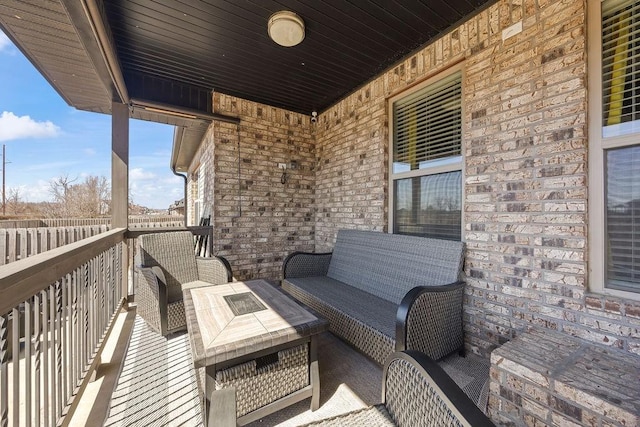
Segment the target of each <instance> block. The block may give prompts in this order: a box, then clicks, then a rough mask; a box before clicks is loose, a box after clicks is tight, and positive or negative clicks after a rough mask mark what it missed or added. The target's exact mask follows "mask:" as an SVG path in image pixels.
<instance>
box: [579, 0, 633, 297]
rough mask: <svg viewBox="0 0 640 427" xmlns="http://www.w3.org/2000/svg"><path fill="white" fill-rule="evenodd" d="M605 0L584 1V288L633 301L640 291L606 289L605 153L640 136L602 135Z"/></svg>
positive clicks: (630, 142)
mask: <svg viewBox="0 0 640 427" xmlns="http://www.w3.org/2000/svg"><path fill="white" fill-rule="evenodd" d="M603 2H604V0H600V1H594V2H591V1H590V2H587V74H588V83H587V88H588V98H587V102H588V108H587V117H588V120H587V123H588V135H589V144H588V147H589V148H588V162H589V168H588V170H589V181H588V185H589V189H588V194H589V201H588V207H589V212H588V223H587V224H585V226H586V225H588V231H587V238H588V244H589V250H588V253H589V257H588V261H587V262H588V264H587V267H588V274H587V281H588V282H587V289H588V290H589V291H591V292H594V293H598V294H604V295H611V296H614V297H621V298H627V299H633V300H640V292H638V293H636V292H629V291H622V290H618V289H611V288H608V287H606V286H605V285H606V281H607V261H606V249H605V248H606V218H605V208H606V194H605V171H606V154H605V153H606V151H607V150H609V149H612V148H624V147H628V146H631V145H637V141H638V139H637V138H638V136H640V133H635V134H633V133H630V134H626V135H620V136H612V137H607V138H605V137H604V136H603V125H602V120H603V113H602V104H603V99H602V65H603V64H602V3H603Z"/></svg>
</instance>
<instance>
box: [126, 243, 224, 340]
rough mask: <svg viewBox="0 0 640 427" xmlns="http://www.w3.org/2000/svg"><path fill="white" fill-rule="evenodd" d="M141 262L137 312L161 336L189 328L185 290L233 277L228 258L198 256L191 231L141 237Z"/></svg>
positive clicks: (214, 283) (219, 282)
mask: <svg viewBox="0 0 640 427" xmlns="http://www.w3.org/2000/svg"><path fill="white" fill-rule="evenodd" d="M140 264H141V265H139V266H137V267H136V272H137V273H138V280H137V284H136V302H137V304H138V314H139V315H140V317H142V318H143V319H144V320H145V321H146V322H147V323H148V324H149V326H151V327H152V328H153V329H154V330H155V331H157V332H158V333H160V334H161V335H167V334H170V333H172V332H176V331H179V330H184V329H186V326H187V323H186V319H185V315H184V304H183V302H182V291H183V290H184V289H191V288H197V287H201V286H211V285H220V284H223V283H228V282H230V281H231V280H232V274H231V267H230V265H229V263H228V262H227V260H226V259H224V258H222V257H212V258H201V257H196V256H195V252H194V240H193V235H192V234H191V232H189V231H178V232H166V233H157V234H144V235H142V236H140Z"/></svg>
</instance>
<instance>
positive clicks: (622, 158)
mask: <svg viewBox="0 0 640 427" xmlns="http://www.w3.org/2000/svg"><path fill="white" fill-rule="evenodd" d="M602 128H603V132H602V138H603V139H602V142H603V143H604V144H605V147H606V146H607V145H608V146H609V147H615V148H608V149H603V154H604V164H605V171H604V172H605V173H604V180H605V199H604V201H605V203H604V210H605V227H604V228H605V242H606V246H605V264H606V270H605V271H606V280H605V285H604V286H605V288H608V289H613V290H617V291H627V292H640V145H638V139H637V134H638V133H640V1H637V0H636V1H630V0H607V1H604V2H602Z"/></svg>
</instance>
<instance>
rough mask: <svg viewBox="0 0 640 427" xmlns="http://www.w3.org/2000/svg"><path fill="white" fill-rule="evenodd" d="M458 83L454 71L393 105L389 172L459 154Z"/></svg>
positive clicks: (425, 165)
mask: <svg viewBox="0 0 640 427" xmlns="http://www.w3.org/2000/svg"><path fill="white" fill-rule="evenodd" d="M461 102H462V84H461V76H460V73H455V74H453V75H451V76H449V77H447V78H445V79H443V80H441V81H439V82H437V83H434V84H432V85H430V86H427V87H425V88H424V89H422V90H419V91H417V92H416V93H413V94H411V95H409V96H407V97H406V98H403V99H401V100H399V101H396V102H395V103H394V105H393V132H394V147H393V172H394V173H399V172H406V171H410V170H416V169H424V168H428V167H430V166H432V165H433V164H434V163H436V162H437V161H439V160H440V161H441V160H442V159H447V158H451V157H456V156H460V141H461V130H462V108H461Z"/></svg>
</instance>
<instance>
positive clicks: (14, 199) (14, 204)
mask: <svg viewBox="0 0 640 427" xmlns="http://www.w3.org/2000/svg"><path fill="white" fill-rule="evenodd" d="M26 211H27V206H26V205H25V203H24V201H23V200H22V197H21V195H20V190H19V189H18V188H10V189H9V194H8V195H7V213H8V214H9V215H13V216H19V215H22V214H23V213H25V212H26Z"/></svg>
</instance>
